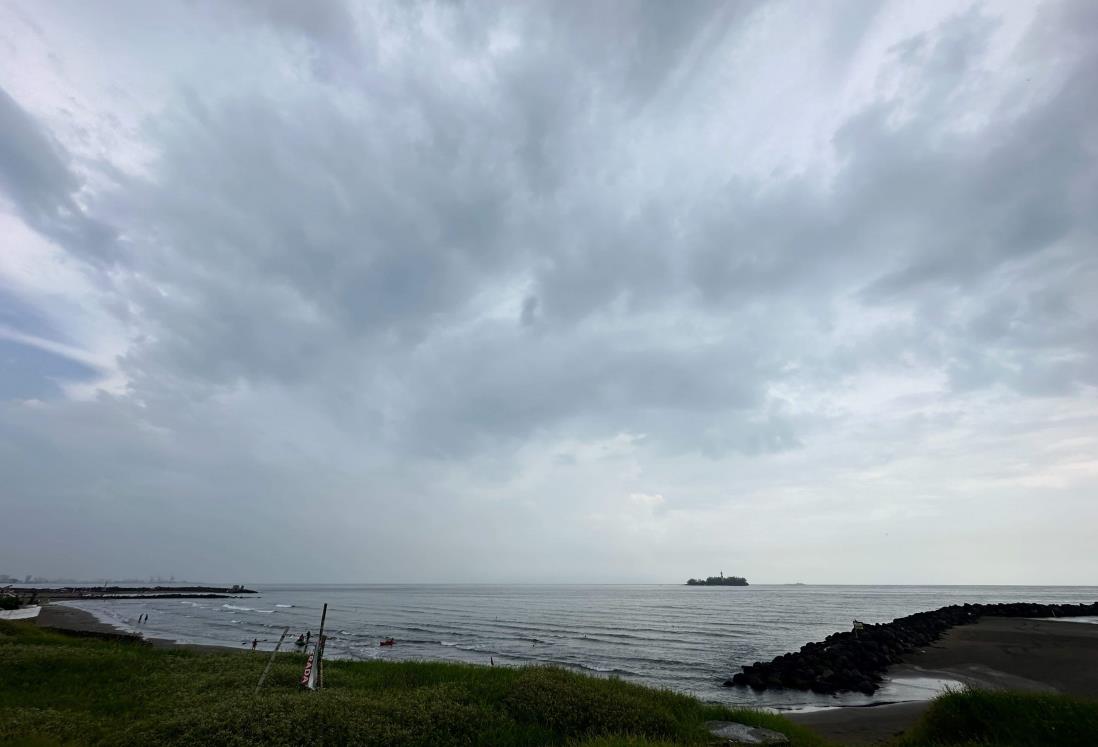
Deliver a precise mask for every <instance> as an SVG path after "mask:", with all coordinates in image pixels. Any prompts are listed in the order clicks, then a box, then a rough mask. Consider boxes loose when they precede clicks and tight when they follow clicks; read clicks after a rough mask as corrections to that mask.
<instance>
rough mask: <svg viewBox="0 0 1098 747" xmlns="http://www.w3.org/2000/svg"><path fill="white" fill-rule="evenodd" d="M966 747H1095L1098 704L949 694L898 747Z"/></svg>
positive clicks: (1025, 695) (989, 694) (1015, 694)
mask: <svg viewBox="0 0 1098 747" xmlns="http://www.w3.org/2000/svg"><path fill="white" fill-rule="evenodd" d="M961 745H964V746H965V747H971V746H974V745H995V746H996V747H1053V746H1055V747H1094V745H1098V702H1095V701H1093V700H1083V699H1080V698H1073V697H1070V696H1067V695H1046V694H1038V693H1019V692H987V691H982V690H965V691H961V692H953V693H947V694H945V695H942V696H940V697H938V698H936V699H935V700H934V702H933V703H932V704H931V706H930V709H929V710H928V711H927V712H926V713H925V714H924V715H923V718H922V719H921V720H920V721H919V722H918V723H917V724H915V726H913V727H912V728H911V729H910V730H909V731H908V732H907V734H905V735H904V737H902V738H901V739H899V740H898V741H897V742H896V747H960V746H961Z"/></svg>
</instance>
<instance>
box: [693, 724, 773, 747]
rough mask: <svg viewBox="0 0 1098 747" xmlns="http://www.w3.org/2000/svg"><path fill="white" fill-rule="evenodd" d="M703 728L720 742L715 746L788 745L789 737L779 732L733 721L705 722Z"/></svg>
mask: <svg viewBox="0 0 1098 747" xmlns="http://www.w3.org/2000/svg"><path fill="white" fill-rule="evenodd" d="M705 728H707V729H708V730H709V733H710V734H712V735H713V736H714V737H716V738H717V739H718V740H720V741H719V742H717V744H728V745H733V744H789V737H787V736H785V735H784V734H782V733H780V732H776V731H773V730H771V729H764V728H762V727H761V726H748V725H747V724H740V723H736V722H735V721H706V722H705Z"/></svg>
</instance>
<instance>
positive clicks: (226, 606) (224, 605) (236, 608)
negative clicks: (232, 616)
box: [221, 604, 255, 612]
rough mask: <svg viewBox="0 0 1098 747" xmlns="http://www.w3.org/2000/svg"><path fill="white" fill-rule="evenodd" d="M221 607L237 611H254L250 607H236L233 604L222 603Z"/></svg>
mask: <svg viewBox="0 0 1098 747" xmlns="http://www.w3.org/2000/svg"><path fill="white" fill-rule="evenodd" d="M221 607H222V609H226V610H237V611H239V612H255V610H253V609H252V608H251V607H237V606H236V605H235V604H223V605H221Z"/></svg>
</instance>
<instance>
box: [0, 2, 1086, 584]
mask: <svg viewBox="0 0 1098 747" xmlns="http://www.w3.org/2000/svg"><path fill="white" fill-rule="evenodd" d="M1095 39H1098V4H1096V3H1094V2H1091V0H1078V1H1077V2H1046V3H1036V2H1013V3H1007V2H1002V3H976V4H965V3H958V2H956V0H943V1H942V2H916V3H912V2H907V1H901V2H895V3H882V4H881V5H879V6H875V5H872V4H867V3H865V2H861V1H860V0H855V1H852V2H827V3H820V2H813V1H810V0H805V1H804V2H765V3H760V2H720V3H705V2H691V3H674V2H663V0H654V1H653V2H648V3H640V2H624V1H622V2H594V3H569V2H565V3H557V2H530V3H526V2H523V3H504V2H499V3H477V2H467V3H430V4H415V3H386V4H382V5H360V4H357V3H355V4H346V5H344V4H341V3H339V2H336V1H335V0H329V1H327V2H324V3H300V2H297V1H296V0H247V1H245V0H237V1H236V2H221V1H220V0H188V1H187V2H175V3H173V2H167V1H160V2H155V3H150V2H146V0H134V2H124V1H122V0H104V2H96V3H88V2H83V1H79V2H77V1H73V2H64V1H62V0H50V1H49V2H43V1H42V0H8V1H7V2H4V3H3V4H2V5H0V242H2V243H0V476H2V477H0V525H2V526H3V527H4V528H3V530H2V531H3V536H2V537H0V572H5V573H12V574H19V575H22V574H24V573H35V574H42V575H75V576H82V577H93V578H103V577H112V576H113V577H119V576H125V575H149V574H164V575H167V574H175V575H176V576H177V577H186V578H191V579H210V580H217V579H223V580H232V581H235V580H244V581H250V582H262V581H272V580H300V581H319V582H353V581H380V582H386V581H392V582H403V581H532V582H542V581H592V582H603V581H611V582H617V581H623V582H634V581H635V582H648V581H652V582H681V581H682V580H684V579H685V578H686V577H687V576H695V575H707V574H710V573H713V574H715V573H717V572H718V571H722V570H723V571H724V572H725V573H729V574H731V573H736V574H740V575H745V576H747V577H748V578H749V579H750V580H751V581H753V582H792V581H804V582H810V583H811V582H821V583H823V582H839V583H843V582H848V583H875V582H881V583H1063V584H1072V583H1074V584H1081V583H1094V582H1095V581H1096V579H1098V552H1096V551H1095V542H1096V541H1098V167H1096V155H1098V94H1096V88H1095V81H1096V80H1098V44H1096V43H1095Z"/></svg>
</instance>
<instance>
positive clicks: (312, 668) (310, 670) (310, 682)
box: [301, 603, 328, 690]
mask: <svg viewBox="0 0 1098 747" xmlns="http://www.w3.org/2000/svg"><path fill="white" fill-rule="evenodd" d="M327 617H328V605H327V603H325V604H324V611H323V612H321V613H320V632H319V633H318V634H317V636H316V643H315V644H313V652H312V653H311V654H309V656H308V658H306V659H305V671H304V672H303V673H302V675H301V684H302V685H304V686H305V687H307V688H309V689H310V690H316V687H317V684H316V683H317V675H318V674H319V671H318V669H317V668H318V667H319V666H320V657H321V655H322V654H323V653H324V650H323V641H324V620H325V618H327Z"/></svg>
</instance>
